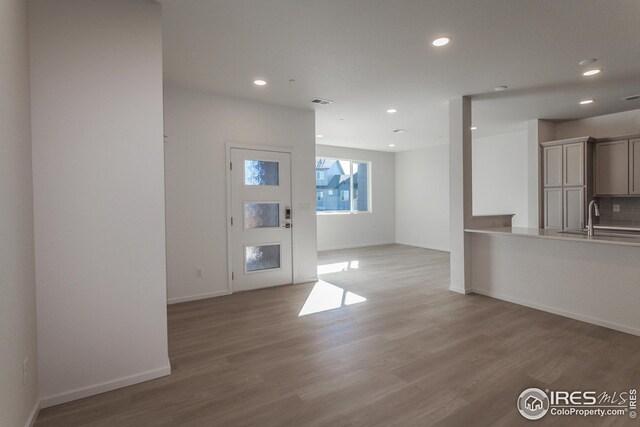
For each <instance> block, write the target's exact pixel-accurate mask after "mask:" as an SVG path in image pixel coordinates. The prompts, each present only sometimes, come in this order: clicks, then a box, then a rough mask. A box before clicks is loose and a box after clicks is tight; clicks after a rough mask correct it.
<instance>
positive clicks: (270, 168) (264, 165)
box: [244, 160, 280, 186]
mask: <svg viewBox="0 0 640 427" xmlns="http://www.w3.org/2000/svg"><path fill="white" fill-rule="evenodd" d="M279 169H280V168H279V167H278V162H269V161H265V160H245V161H244V185H272V186H278V185H279V184H280V176H279Z"/></svg>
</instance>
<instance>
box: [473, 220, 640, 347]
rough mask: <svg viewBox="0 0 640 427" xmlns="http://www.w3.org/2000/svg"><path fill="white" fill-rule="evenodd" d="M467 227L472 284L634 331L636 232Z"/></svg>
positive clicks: (637, 313)
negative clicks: (589, 233)
mask: <svg viewBox="0 0 640 427" xmlns="http://www.w3.org/2000/svg"><path fill="white" fill-rule="evenodd" d="M597 233H598V231H596V235H595V236H593V237H589V236H586V235H579V234H568V233H562V232H560V231H558V230H549V229H530V228H513V227H488V228H468V229H465V234H466V235H467V236H468V237H469V239H470V241H471V253H470V255H471V256H470V257H471V271H472V274H471V278H472V279H471V281H472V283H471V288H472V292H474V293H477V294H482V295H487V296H490V297H493V298H498V299H502V300H506V301H510V302H513V303H516V304H521V305H525V306H528V307H532V308H536V309H539V310H544V311H548V312H551V313H555V314H559V315H562V316H566V317H570V318H574V319H577V320H581V321H585V322H589V323H592V324H596V325H600V326H604V327H608V328H611V329H616V330H619V331H622V332H627V333H631V334H634V335H638V336H640V237H638V238H636V237H606V236H598V235H597Z"/></svg>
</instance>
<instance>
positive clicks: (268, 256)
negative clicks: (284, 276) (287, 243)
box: [245, 244, 280, 273]
mask: <svg viewBox="0 0 640 427" xmlns="http://www.w3.org/2000/svg"><path fill="white" fill-rule="evenodd" d="M274 268H280V245H279V244H276V245H260V246H247V247H246V248H245V270H246V271H247V273H249V272H252V271H254V272H255V271H261V270H272V269H274Z"/></svg>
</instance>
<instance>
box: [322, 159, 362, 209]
mask: <svg viewBox="0 0 640 427" xmlns="http://www.w3.org/2000/svg"><path fill="white" fill-rule="evenodd" d="M370 173H371V164H370V163H369V162H360V161H356V160H345V159H330V158H325V157H318V158H316V211H317V212H345V213H358V212H369V210H370V208H371V207H370V204H369V199H370V197H369V195H370V194H371V192H370V188H371V184H370V183H371V177H370Z"/></svg>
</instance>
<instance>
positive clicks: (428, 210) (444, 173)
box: [395, 144, 449, 251]
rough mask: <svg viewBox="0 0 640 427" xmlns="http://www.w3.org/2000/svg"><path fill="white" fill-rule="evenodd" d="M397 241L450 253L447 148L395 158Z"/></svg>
mask: <svg viewBox="0 0 640 427" xmlns="http://www.w3.org/2000/svg"><path fill="white" fill-rule="evenodd" d="M395 169H396V241H397V242H398V243H401V244H404V245H411V246H419V247H423V248H429V249H437V250H441V251H448V250H449V145H448V144H443V145H437V146H435V147H428V148H421V149H419V150H411V151H402V152H399V153H397V154H396V167H395Z"/></svg>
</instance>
